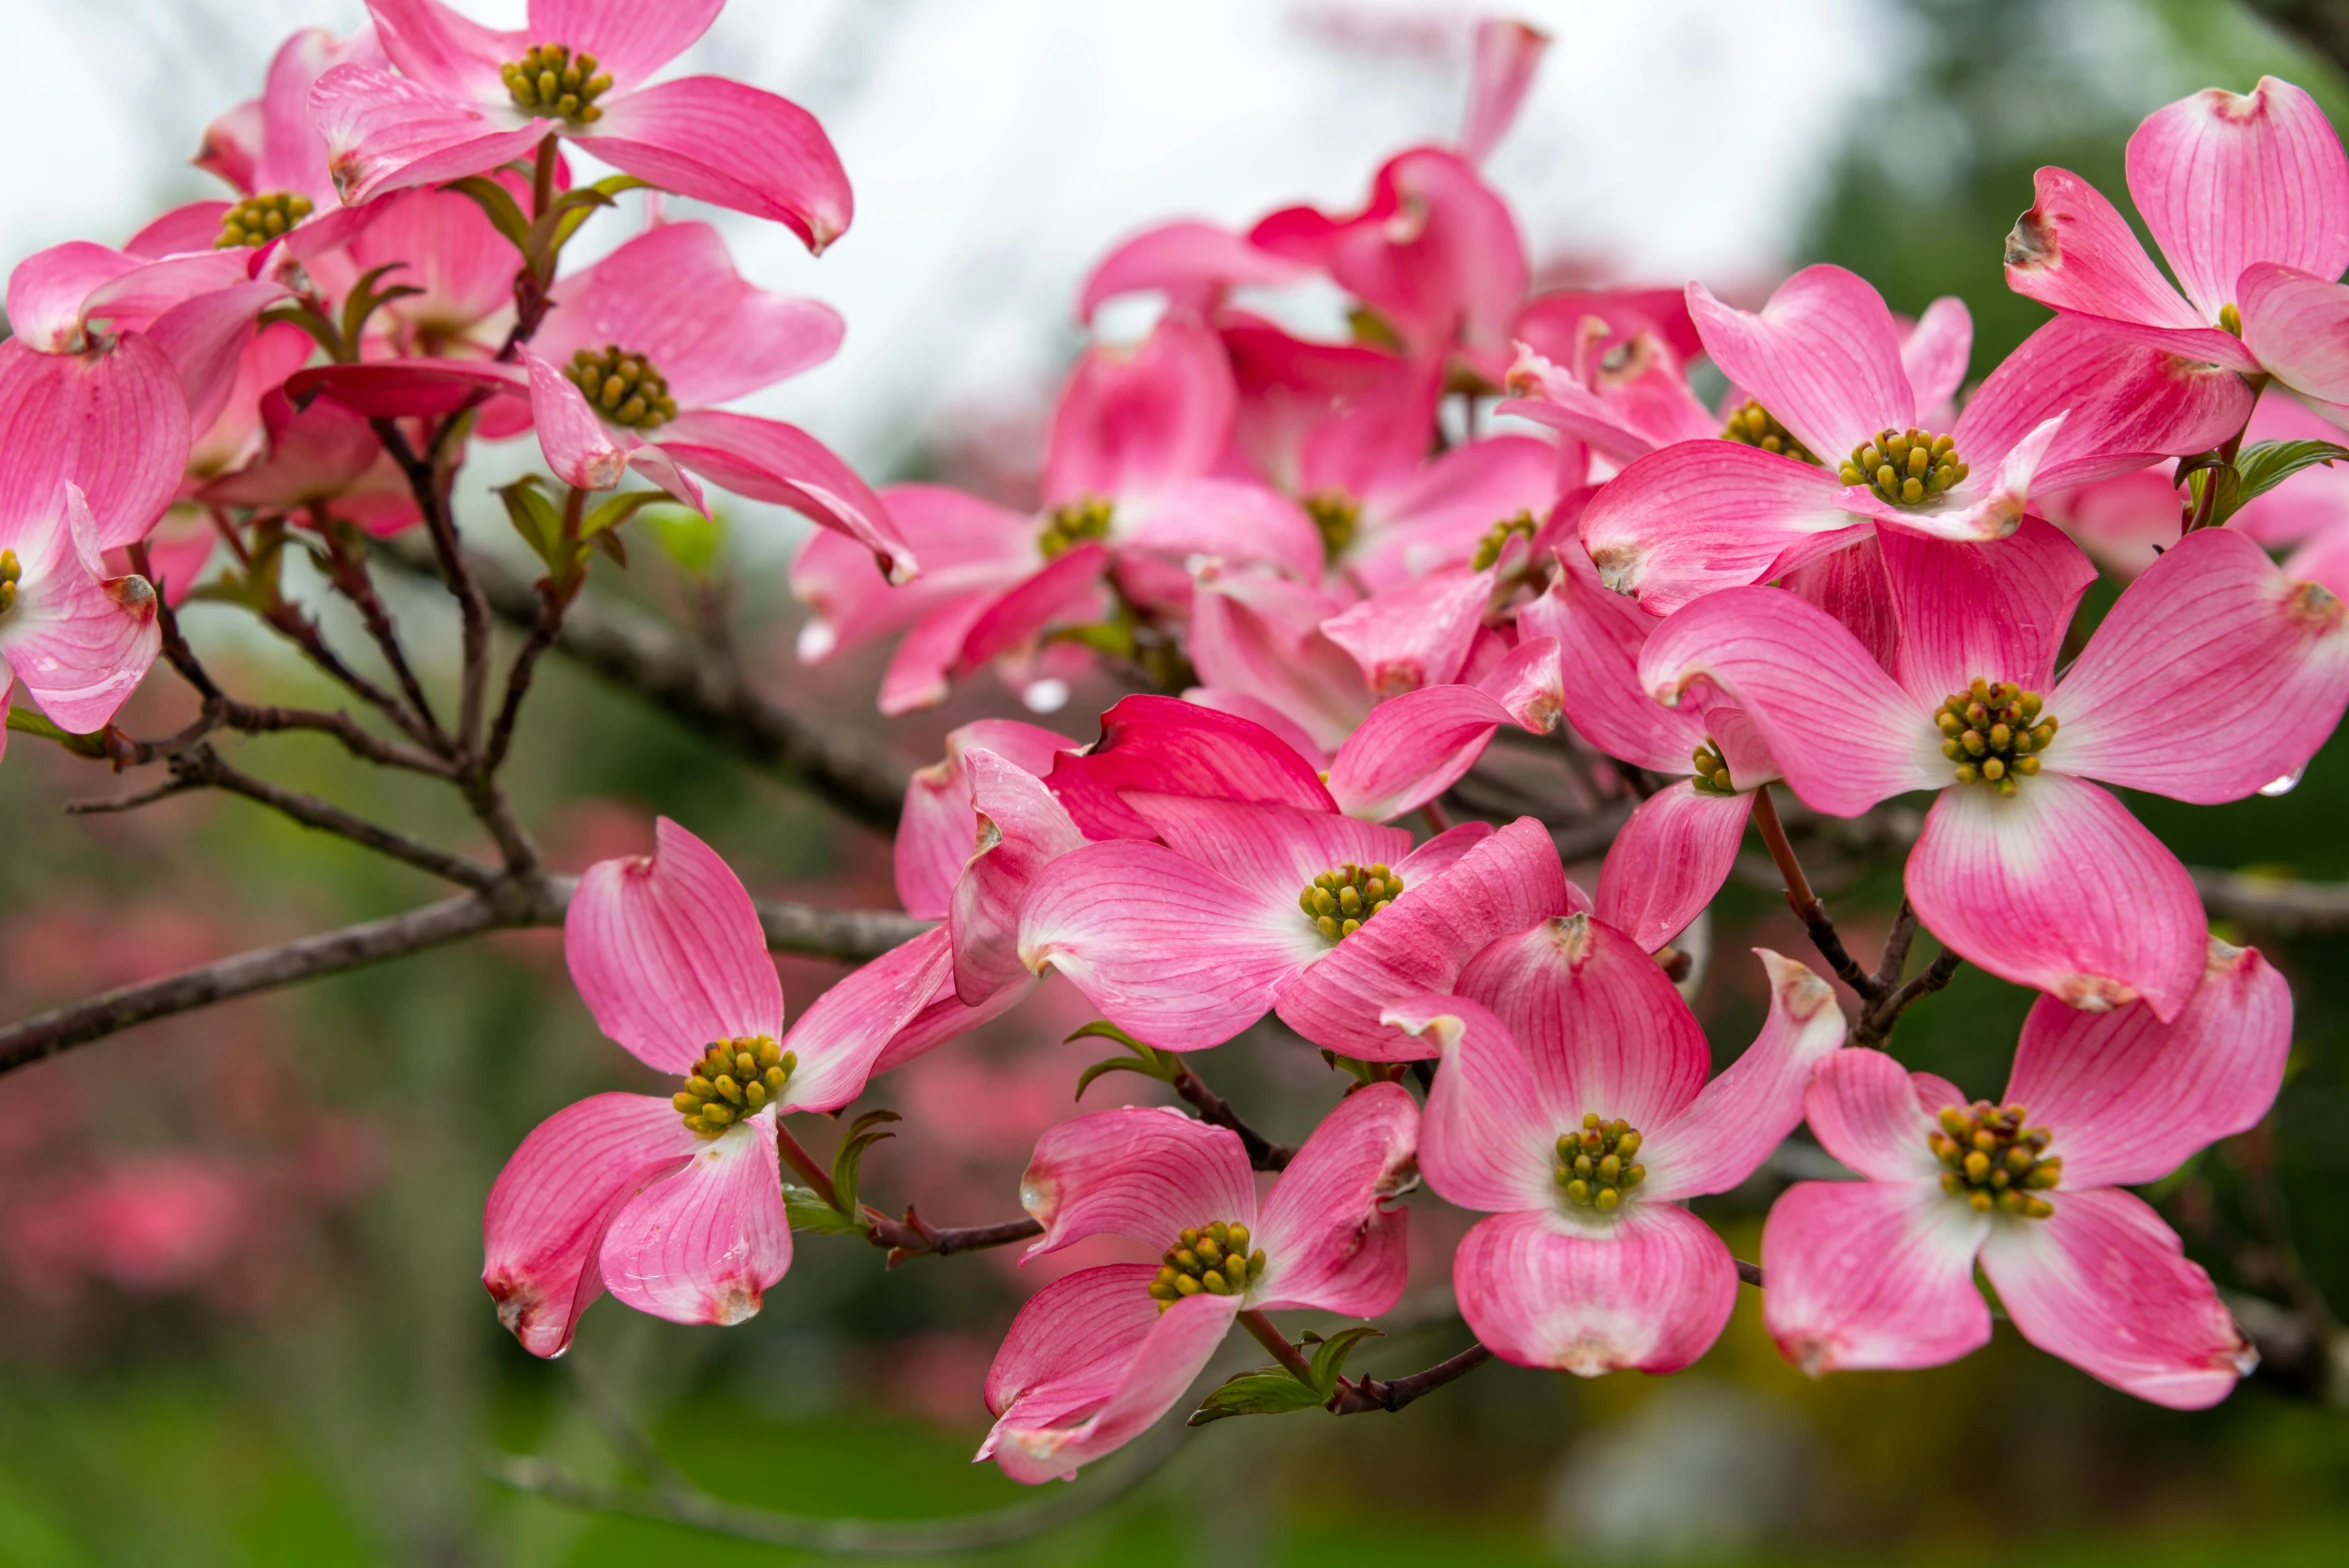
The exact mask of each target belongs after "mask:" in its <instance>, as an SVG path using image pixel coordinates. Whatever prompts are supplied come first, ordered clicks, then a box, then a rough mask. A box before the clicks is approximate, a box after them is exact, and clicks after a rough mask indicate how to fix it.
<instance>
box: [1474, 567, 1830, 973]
mask: <svg viewBox="0 0 2349 1568" xmlns="http://www.w3.org/2000/svg"><path fill="white" fill-rule="evenodd" d="M1854 553H1855V552H1853V551H1842V552H1839V553H1838V554H1836V555H1835V556H1831V557H1829V559H1830V560H1841V559H1843V558H1844V557H1845V556H1847V555H1851V554H1854ZM1557 558H1558V561H1559V566H1560V570H1559V572H1558V576H1557V579H1556V581H1554V582H1552V583H1551V584H1550V588H1549V591H1548V592H1547V593H1545V594H1543V595H1542V596H1541V597H1540V598H1539V599H1536V600H1534V601H1533V602H1532V603H1531V604H1528V605H1525V606H1523V607H1522V608H1520V609H1519V610H1518V612H1517V629H1518V632H1519V634H1520V635H1521V636H1525V637H1554V638H1556V639H1557V641H1558V660H1559V666H1560V668H1561V669H1566V670H1572V671H1573V672H1574V677H1573V679H1571V680H1569V681H1567V682H1565V686H1564V700H1565V711H1566V722H1567V723H1569V724H1571V725H1573V726H1574V730H1575V733H1576V734H1578V735H1580V736H1582V737H1583V738H1584V739H1585V740H1587V741H1589V742H1590V743H1591V744H1592V745H1594V746H1596V747H1598V748H1599V750H1601V751H1603V752H1605V753H1606V754H1607V755H1608V756H1610V757H1616V758H1620V759H1621V760H1622V761H1625V762H1629V763H1632V764H1635V765H1636V766H1639V767H1643V768H1647V769H1649V770H1650V771H1652V772H1656V773H1663V774H1667V775H1669V774H1683V773H1686V772H1688V771H1689V769H1690V767H1691V763H1690V761H1689V759H1690V757H1691V755H1692V754H1693V753H1694V752H1695V750H1696V748H1697V746H1698V744H1699V743H1701V742H1702V741H1703V740H1704V738H1705V726H1704V720H1703V717H1702V715H1700V714H1698V713H1697V712H1696V711H1695V709H1694V708H1693V707H1688V708H1667V707H1665V706H1664V705H1663V704H1661V703H1659V702H1657V701H1656V700H1655V699H1654V698H1653V697H1651V696H1649V695H1648V690H1647V688H1646V687H1645V686H1643V685H1642V684H1641V683H1640V678H1639V656H1640V650H1641V649H1642V648H1644V647H1646V646H1647V641H1648V636H1649V634H1650V633H1651V632H1653V631H1654V630H1655V629H1656V627H1657V626H1659V625H1661V624H1662V623H1661V622H1659V621H1658V620H1657V619H1656V618H1655V617H1654V616H1652V615H1649V614H1647V613H1645V612H1644V611H1642V610H1641V609H1640V607H1639V605H1638V604H1637V603H1636V602H1634V601H1633V600H1631V599H1629V598H1626V597H1625V596H1623V595H1622V594H1616V593H1609V592H1608V591H1607V590H1606V588H1605V587H1603V586H1601V584H1600V582H1599V579H1598V573H1597V572H1596V571H1595V570H1594V569H1593V568H1592V567H1591V565H1590V563H1589V562H1588V561H1587V560H1584V559H1582V558H1581V552H1580V551H1578V550H1575V549H1574V548H1573V547H1572V546H1568V547H1567V548H1566V549H1563V550H1560V551H1559V552H1558V554H1557ZM1614 923H1615V924H1622V922H1620V921H1617V922H1614ZM1626 929H1629V928H1628V927H1626Z"/></svg>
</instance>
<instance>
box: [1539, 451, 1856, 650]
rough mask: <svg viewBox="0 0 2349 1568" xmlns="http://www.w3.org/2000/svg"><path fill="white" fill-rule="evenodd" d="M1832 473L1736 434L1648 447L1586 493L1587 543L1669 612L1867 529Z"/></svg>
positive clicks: (1602, 563)
mask: <svg viewBox="0 0 2349 1568" xmlns="http://www.w3.org/2000/svg"><path fill="white" fill-rule="evenodd" d="M1844 497H1845V491H1844V488H1843V486H1841V485H1840V484H1838V483H1837V482H1836V480H1835V476H1834V475H1833V474H1830V473H1828V472H1827V471H1826V470H1824V469H1820V468H1814V467H1812V466H1811V465H1810V464H1808V463H1798V462H1796V461H1795V460H1794V459H1793V458H1791V457H1781V456H1779V455H1778V454H1776V453H1774V452H1764V451H1762V450H1761V449H1760V448H1758V447H1750V446H1744V445H1741V444H1740V443H1738V442H1735V441H1683V442H1680V443H1678V444H1676V445H1673V446H1668V447H1664V448H1663V449H1661V450H1659V451H1656V452H1651V453H1649V454H1648V455H1647V456H1646V457H1643V458H1641V459H1640V460H1639V461H1637V462H1635V463H1633V464H1632V465H1631V466H1630V467H1628V468H1626V469H1624V470H1623V472H1621V473H1619V474H1617V475H1616V476H1615V477H1614V478H1613V479H1612V480H1610V481H1609V482H1608V483H1607V484H1606V485H1604V486H1602V487H1601V488H1600V490H1599V493H1598V494H1597V495H1595V496H1593V497H1591V501H1590V505H1589V507H1588V508H1587V509H1585V510H1584V512H1583V514H1582V543H1583V548H1584V549H1586V550H1588V551H1589V552H1590V558H1591V560H1592V561H1593V562H1595V563H1596V564H1597V566H1598V569H1599V576H1600V579H1601V580H1602V581H1604V582H1605V584H1606V585H1607V586H1608V587H1609V588H1612V589H1614V590H1615V591H1616V592H1617V593H1631V594H1637V595H1638V596H1639V601H1640V605H1641V607H1642V608H1644V609H1646V610H1647V611H1648V612H1649V613H1650V614H1652V615H1670V614H1671V613H1672V612H1673V611H1675V610H1678V609H1679V608H1681V607H1682V606H1683V605H1686V604H1688V603H1690V602H1691V601H1692V600H1695V599H1699V598H1702V597H1704V596H1705V595H1707V594H1711V593H1714V592H1717V591H1719V590H1721V589H1724V588H1737V587H1742V586H1744V585H1746V584H1748V583H1758V582H1761V581H1764V580H1765V579H1767V578H1771V577H1778V576H1783V575H1785V574H1786V573H1787V572H1790V571H1792V570H1794V569H1795V568H1796V567H1797V566H1800V565H1802V564H1803V563H1804V562H1806V561H1810V560H1815V559H1817V558H1818V557H1819V556H1822V555H1826V554H1829V553H1830V552H1832V551H1835V550H1838V549H1841V548H1842V547H1843V546H1845V545H1848V544H1851V543H1854V542H1856V541H1857V540H1858V539H1859V538H1861V537H1862V536H1863V531H1864V530H1865V529H1866V528H1867V526H1868V524H1867V521H1866V519H1865V518H1862V517H1856V516H1854V515H1853V514H1852V513H1851V511H1850V510H1849V509H1847V508H1846V506H1845V505H1844Z"/></svg>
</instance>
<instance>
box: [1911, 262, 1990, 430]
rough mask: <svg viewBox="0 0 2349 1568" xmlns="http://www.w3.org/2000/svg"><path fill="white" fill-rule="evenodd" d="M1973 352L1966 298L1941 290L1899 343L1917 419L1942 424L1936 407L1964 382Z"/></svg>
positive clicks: (1933, 425) (1954, 394) (1943, 406)
mask: <svg viewBox="0 0 2349 1568" xmlns="http://www.w3.org/2000/svg"><path fill="white" fill-rule="evenodd" d="M1973 354H1974V318H1973V316H1972V315H1971V314H1970V313H1968V311H1967V310H1966V302H1965V301H1964V300H1962V299H1959V298H1958V297H1957V296H1956V295H1954V294H1944V295H1943V296H1941V298H1939V299H1937V300H1935V301H1934V302H1933V303H1932V304H1930V305H1927V306H1926V307H1925V314H1923V315H1922V316H1919V317H1918V318H1917V324H1916V325H1915V326H1914V327H1911V328H1910V329H1909V333H1908V336H1907V338H1906V339H1904V340H1903V341H1902V343H1901V345H1900V363H1901V369H1902V370H1904V371H1906V372H1907V374H1908V378H1909V386H1910V388H1911V389H1912V390H1914V391H1915V393H1916V395H1917V419H1918V421H1919V422H1920V423H1922V424H1924V425H1926V426H1928V427H1929V428H1932V429H1936V430H1938V429H1941V428H1943V427H1944V425H1945V423H1946V421H1944V420H1943V419H1942V418H1941V417H1940V411H1941V410H1943V409H1946V408H1948V407H1950V406H1951V404H1952V403H1953V401H1954V400H1955V399H1956V397H1957V394H1958V388H1959V387H1961V386H1963V385H1964V384H1965V380H1966V362H1967V361H1968V360H1969V359H1971V358H1972V357H1973Z"/></svg>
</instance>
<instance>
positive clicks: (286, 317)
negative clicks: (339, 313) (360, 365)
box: [261, 302, 343, 360]
mask: <svg viewBox="0 0 2349 1568" xmlns="http://www.w3.org/2000/svg"><path fill="white" fill-rule="evenodd" d="M281 321H290V322H292V323H293V324H294V325H295V326H297V327H300V328H301V329H302V330H303V331H304V332H307V333H309V334H310V336H311V337H312V338H313V339H314V340H316V342H317V344H318V346H319V347H320V348H322V349H324V350H326V356H327V358H329V359H335V360H339V359H341V358H342V357H343V340H342V336H341V334H339V333H338V332H336V330H335V325H334V323H333V322H331V321H329V320H327V319H326V318H325V317H324V316H321V315H320V314H319V313H318V312H317V311H315V310H312V309H311V308H310V307H309V306H307V305H304V304H300V303H298V302H289V303H287V304H282V305H272V306H270V307H269V308H268V309H267V310H265V311H263V312H261V325H263V326H265V327H270V326H275V325H276V324H277V323H279V322H281Z"/></svg>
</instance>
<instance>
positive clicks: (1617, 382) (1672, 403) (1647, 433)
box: [1493, 317, 1718, 463]
mask: <svg viewBox="0 0 2349 1568" xmlns="http://www.w3.org/2000/svg"><path fill="white" fill-rule="evenodd" d="M1591 319H1592V320H1594V321H1595V320H1596V319H1597V318H1595V317H1594V318H1591ZM1600 325H1601V326H1602V327H1603V326H1604V323H1600ZM1625 342H1626V345H1627V346H1626V353H1625V360H1624V369H1623V371H1622V372H1621V373H1618V374H1615V375H1611V376H1609V378H1608V379H1607V380H1606V381H1603V382H1601V383H1600V384H1599V385H1597V386H1585V385H1583V384H1582V382H1581V381H1579V380H1578V379H1576V377H1575V376H1574V374H1573V373H1572V372H1570V371H1568V370H1566V369H1565V368H1564V367H1563V366H1560V365H1557V364H1553V363H1552V362H1551V361H1550V360H1548V359H1547V358H1545V357H1543V356H1542V355H1541V354H1539V353H1536V352H1535V351H1534V350H1533V349H1532V348H1531V347H1529V346H1527V345H1526V344H1523V343H1520V344H1518V345H1517V359H1516V361H1515V363H1513V364H1512V365H1511V366H1510V367H1509V382H1508V390H1509V391H1510V392H1511V393H1512V394H1513V395H1512V396H1510V397H1508V398H1506V399H1504V400H1503V401H1502V402H1501V403H1500V404H1499V405H1498V406H1496V407H1495V408H1494V410H1493V412H1494V413H1496V414H1512V415H1515V416H1516V417H1517V418H1519V419H1530V420H1532V421H1533V422H1534V423H1535V424H1537V425H1546V426H1547V427H1549V428H1550V429H1552V430H1555V431H1558V432H1560V433H1561V434H1563V435H1567V436H1571V437H1573V438H1574V439H1575V440H1577V441H1580V442H1582V443H1583V444H1584V445H1586V446H1588V447H1589V448H1590V449H1591V450H1592V451H1593V452H1596V453H1597V454H1598V455H1599V456H1601V457H1603V458H1605V459H1607V461H1609V462H1611V463H1629V462H1632V461H1633V460H1635V459H1637V458H1641V457H1645V456H1646V455H1647V454H1648V453H1650V452H1653V451H1655V450H1656V449H1657V448H1658V447H1662V446H1669V445H1671V444H1672V443H1673V442H1675V441H1696V440H1703V439H1705V438H1707V437H1710V436H1712V435H1715V434H1717V433H1718V431H1717V425H1718V421H1717V420H1715V419H1714V417H1713V415H1712V411H1711V410H1709V409H1707V408H1706V407H1705V406H1704V405H1703V404H1702V403H1699V402H1698V401H1697V400H1696V399H1695V398H1694V397H1693V396H1692V395H1691V394H1690V393H1689V390H1688V383H1687V382H1686V380H1684V379H1683V378H1682V376H1681V372H1680V366H1679V364H1678V363H1677V362H1676V361H1673V360H1671V359H1670V358H1668V357H1667V356H1666V355H1665V354H1664V353H1663V352H1662V351H1660V350H1659V349H1658V348H1657V347H1656V344H1655V340H1654V339H1653V338H1652V337H1650V336H1648V335H1646V334H1640V335H1638V336H1635V337H1632V338H1629V339H1627V340H1625Z"/></svg>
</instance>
